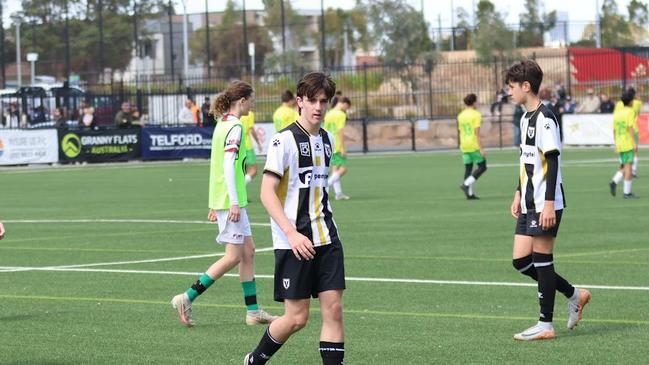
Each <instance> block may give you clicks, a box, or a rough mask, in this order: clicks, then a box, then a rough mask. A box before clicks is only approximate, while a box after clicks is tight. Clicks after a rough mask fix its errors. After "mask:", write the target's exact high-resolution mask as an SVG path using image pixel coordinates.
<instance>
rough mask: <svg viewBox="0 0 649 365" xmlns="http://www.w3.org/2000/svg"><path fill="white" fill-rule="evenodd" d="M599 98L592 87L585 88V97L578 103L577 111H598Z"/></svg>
mask: <svg viewBox="0 0 649 365" xmlns="http://www.w3.org/2000/svg"><path fill="white" fill-rule="evenodd" d="M599 104H600V100H599V97H597V96H596V95H595V91H593V89H588V90H586V97H585V98H584V99H583V100H582V101H581V103H579V106H578V107H577V113H584V114H592V113H597V112H598V111H599Z"/></svg>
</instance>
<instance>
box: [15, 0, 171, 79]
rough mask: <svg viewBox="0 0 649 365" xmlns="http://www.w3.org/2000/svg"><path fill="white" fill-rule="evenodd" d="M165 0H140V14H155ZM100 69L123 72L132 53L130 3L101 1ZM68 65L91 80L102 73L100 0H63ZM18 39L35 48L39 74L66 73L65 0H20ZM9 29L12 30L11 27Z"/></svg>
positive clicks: (30, 49)
mask: <svg viewBox="0 0 649 365" xmlns="http://www.w3.org/2000/svg"><path fill="white" fill-rule="evenodd" d="M164 3H165V2H164V1H160V0H138V1H137V7H138V18H139V19H140V23H142V20H143V19H147V18H153V17H158V16H159V15H158V14H159V12H160V11H161V10H162V9H163V8H164ZM102 5H103V10H102V15H103V33H104V43H103V44H104V47H103V55H104V64H103V66H104V67H107V68H110V69H113V70H123V69H124V68H125V67H126V66H127V65H128V63H129V62H130V60H131V54H132V51H133V46H134V40H133V1H132V0H103V2H102ZM67 7H68V13H67V14H68V17H69V42H70V64H71V70H72V71H73V72H77V73H81V74H85V76H86V79H88V80H91V81H93V80H95V79H96V78H97V77H98V76H99V74H100V71H101V70H100V64H99V61H98V58H99V46H100V42H99V27H98V0H87V1H83V2H82V1H72V0H68V1H67ZM21 16H22V26H21V43H22V48H23V49H24V50H25V51H27V52H37V53H38V54H39V62H38V63H37V68H38V73H41V74H43V73H45V74H52V75H57V76H65V63H64V60H65V38H64V29H65V17H66V0H23V1H22V14H21ZM12 31H13V29H12Z"/></svg>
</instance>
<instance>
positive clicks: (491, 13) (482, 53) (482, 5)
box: [475, 0, 514, 64]
mask: <svg viewBox="0 0 649 365" xmlns="http://www.w3.org/2000/svg"><path fill="white" fill-rule="evenodd" d="M477 22H478V24H477V27H476V35H475V50H476V54H477V60H478V62H479V63H482V64H489V63H491V62H492V59H493V57H494V56H499V57H501V58H502V57H505V56H511V53H512V50H513V48H514V34H513V32H512V31H510V30H509V29H507V26H506V25H505V21H504V20H503V16H502V15H501V14H500V13H499V12H498V11H496V8H495V6H494V4H493V3H492V2H491V1H489V0H480V2H479V3H478V11H477Z"/></svg>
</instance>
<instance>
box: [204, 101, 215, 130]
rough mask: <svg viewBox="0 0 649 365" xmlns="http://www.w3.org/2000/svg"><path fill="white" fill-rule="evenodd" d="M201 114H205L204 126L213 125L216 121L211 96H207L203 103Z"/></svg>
mask: <svg viewBox="0 0 649 365" xmlns="http://www.w3.org/2000/svg"><path fill="white" fill-rule="evenodd" d="M201 114H202V115H203V127H211V126H214V125H215V124H216V123H215V122H216V119H215V118H214V116H213V115H212V114H211V113H210V97H209V96H206V97H205V101H203V105H201Z"/></svg>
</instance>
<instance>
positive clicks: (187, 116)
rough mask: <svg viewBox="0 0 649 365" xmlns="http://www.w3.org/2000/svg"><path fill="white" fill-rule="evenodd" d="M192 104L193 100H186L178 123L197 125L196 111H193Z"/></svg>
mask: <svg viewBox="0 0 649 365" xmlns="http://www.w3.org/2000/svg"><path fill="white" fill-rule="evenodd" d="M192 104H193V103H192V100H191V99H187V100H185V105H184V106H183V108H182V109H181V110H180V114H178V121H179V122H180V123H181V124H194V123H196V119H195V118H194V111H193V110H192Z"/></svg>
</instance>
